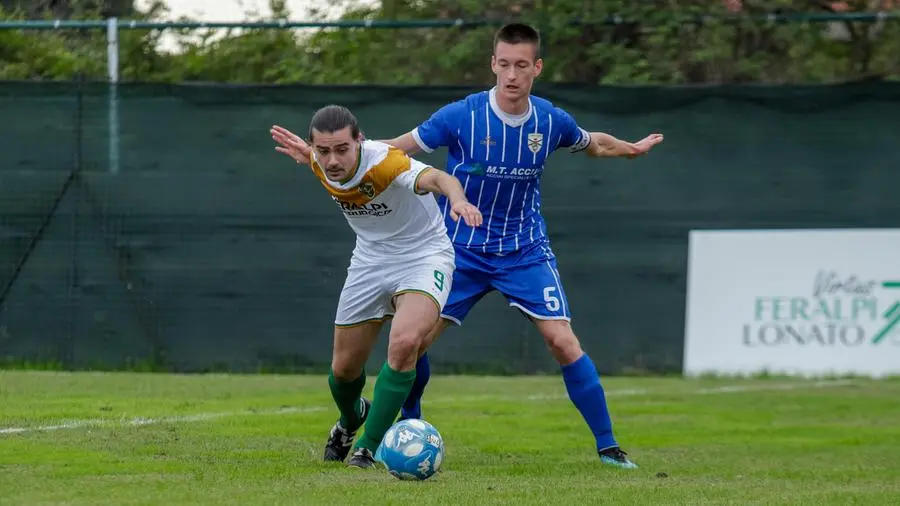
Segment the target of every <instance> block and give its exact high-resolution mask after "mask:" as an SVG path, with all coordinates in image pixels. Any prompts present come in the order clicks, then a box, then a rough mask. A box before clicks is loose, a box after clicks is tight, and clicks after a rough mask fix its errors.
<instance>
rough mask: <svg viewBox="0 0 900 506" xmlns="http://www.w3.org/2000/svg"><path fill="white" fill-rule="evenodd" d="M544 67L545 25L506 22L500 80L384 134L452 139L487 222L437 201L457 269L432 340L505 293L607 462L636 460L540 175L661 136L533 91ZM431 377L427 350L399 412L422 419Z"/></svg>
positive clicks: (494, 61)
mask: <svg viewBox="0 0 900 506" xmlns="http://www.w3.org/2000/svg"><path fill="white" fill-rule="evenodd" d="M542 65H543V62H542V60H541V58H540V36H539V34H538V32H537V30H535V29H534V28H533V27H531V26H528V25H525V24H519V23H513V24H508V25H506V26H504V27H502V28H501V29H500V30H498V32H497V33H496V36H495V38H494V54H493V57H492V58H491V69H492V70H493V71H494V74H496V76H497V85H496V86H495V87H494V88H492V89H491V90H489V91H484V92H480V93H475V94H472V95H469V96H467V97H466V98H464V99H462V100H459V101H457V102H453V103H451V104H449V105H446V106H444V107H442V108H441V109H439V110H438V111H437V112H435V113H434V114H433V115H432V116H431V117H430V118H429V119H427V120H426V121H425V122H423V123H422V124H420V125H419V126H418V127H417V128H415V129H414V130H412V131H411V132H408V133H406V134H404V135H401V136H400V137H397V138H395V139H392V140H388V141H385V142H387V143H388V144H392V145H394V146H396V147H398V148H400V149H402V150H404V151H406V152H407V153H410V154H412V153H415V152H418V151H420V150H423V151H426V152H431V151H433V150H435V149H438V148H439V147H442V146H443V147H447V149H448V162H447V164H446V166H447V168H448V170H450V173H451V174H452V175H454V176H456V177H457V178H459V180H460V182H462V184H463V188H464V189H465V192H466V197H467V198H468V199H469V201H470V202H475V203H476V206H477V207H478V208H479V210H480V211H481V213H482V214H483V215H484V226H482V227H480V228H474V227H469V226H467V225H466V224H465V223H461V222H457V221H452V220H451V219H450V218H449V216H448V214H447V200H446V198H444V197H441V198H440V200H439V201H438V203H439V205H440V207H441V209H442V210H443V212H444V216H445V219H446V220H447V221H446V224H447V229H448V234H449V235H450V238H451V240H452V242H453V245H454V249H455V251H456V274H455V279H454V283H453V287H452V288H451V293H450V296H449V300H448V302H447V305H446V306H445V308H444V310H443V311H442V313H441V320H440V321H439V323H438V325H437V326H436V327H435V329H434V330H433V331H432V333H431V334H430V335H429V338H428V344H430V343H431V342H432V341H433V340H434V339H436V338H437V336H438V335H439V334H440V333H441V332H442V331H443V330H444V329H446V328H447V326H448V325H449V323H450V322H452V323H455V324H457V325H461V324H462V321H463V320H464V319H465V317H466V314H467V313H468V312H469V310H471V309H472V307H473V306H474V305H475V304H476V303H477V302H478V301H479V300H480V299H481V298H482V297H483V296H484V295H485V294H487V293H488V292H490V291H492V290H497V291H499V292H500V293H502V294H503V295H504V296H505V297H506V298H507V300H508V301H509V304H510V305H511V306H513V307H515V308H517V309H518V310H519V311H521V312H522V313H524V314H525V315H526V316H527V317H529V318H530V319H531V320H532V321H533V322H534V324H535V325H536V326H537V329H538V331H539V332H540V333H541V335H543V337H544V340H545V341H546V343H547V346H548V347H549V348H550V352H551V353H552V354H553V357H554V358H555V359H556V360H557V361H558V362H559V364H560V367H561V369H562V376H563V380H564V382H565V385H566V390H567V392H568V394H569V398H570V399H571V400H572V402H573V403H574V404H575V407H576V408H577V409H578V411H579V412H580V413H581V415H582V416H583V417H584V420H585V421H586V422H587V425H588V426H589V427H590V429H591V431H592V432H593V434H594V437H595V439H596V448H597V452H598V454H599V456H600V459H601V461H602V462H603V463H606V464H610V465H614V466H617V467H621V468H629V469H630V468H636V467H637V466H636V465H635V464H634V463H633V462H631V461H630V460H629V459H628V457H627V456H626V454H625V452H624V451H622V450H621V448H620V447H619V445H618V443H617V442H616V439H615V437H614V436H613V430H612V422H611V420H610V416H609V411H608V410H607V406H606V398H605V395H604V393H603V387H602V386H601V384H600V378H599V375H598V374H597V368H596V367H595V365H594V363H593V362H592V361H591V358H590V357H589V356H588V355H587V354H586V353H585V352H584V351H583V350H582V348H581V345H580V343H579V340H578V338H577V337H576V336H575V333H574V332H573V331H572V327H571V326H570V321H571V316H572V315H571V313H570V312H569V305H568V300H567V299H566V295H565V291H564V290H563V286H562V282H561V281H560V275H559V271H558V270H557V268H556V257H555V256H554V254H553V250H552V249H551V248H550V242H549V239H548V237H547V227H546V225H545V224H544V219H543V218H542V216H541V212H540V210H541V198H540V195H541V193H540V181H541V176H542V175H543V173H544V168H545V162H546V160H547V158H548V157H549V156H550V153H552V152H554V151H556V150H558V149H568V150H569V151H570V152H573V153H575V152H581V151H584V152H585V153H587V155H588V156H592V157H628V158H631V157H635V156H639V155H643V154H645V153H647V152H648V151H649V150H650V149H651V148H652V147H653V146H655V145H656V144H658V143H659V142H661V141H662V140H663V137H662V135H658V134H654V135H650V136H648V137H646V138H644V139H642V140H640V141H637V142H635V143H629V142H625V141H622V140H619V139H617V138H615V137H613V136H611V135H608V134H605V133H600V132H587V131H586V130H584V129H582V128H580V127H579V126H578V124H577V123H576V122H575V119H573V117H572V116H571V115H569V114H568V113H567V112H565V111H564V110H562V109H560V108H558V107H554V105H553V104H551V103H550V102H549V101H547V100H544V99H542V98H539V97H536V96H533V95H531V88H532V84H533V82H534V79H535V78H536V77H537V76H538V75H539V74H540V73H541V68H542ZM423 349H424V347H423ZM429 377H430V368H429V364H428V355H427V354H423V355H422V356H421V358H420V359H419V361H418V363H417V366H416V380H415V384H414V386H413V389H412V391H411V392H410V394H409V396H408V397H407V400H406V403H405V404H404V407H403V410H402V412H401V418H420V417H421V404H420V399H421V397H422V394H423V392H424V389H425V385H426V384H427V382H428V378H429Z"/></svg>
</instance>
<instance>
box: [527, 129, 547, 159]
mask: <svg viewBox="0 0 900 506" xmlns="http://www.w3.org/2000/svg"><path fill="white" fill-rule="evenodd" d="M542 147H544V134H539V133H530V134H528V149H529V150H530V151H531V152H532V153H534V154H537V153H538V151H540V150H541V148H542Z"/></svg>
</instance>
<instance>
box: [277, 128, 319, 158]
mask: <svg viewBox="0 0 900 506" xmlns="http://www.w3.org/2000/svg"><path fill="white" fill-rule="evenodd" d="M270 132H271V133H272V139H273V140H274V141H275V142H277V143H278V144H280V146H276V147H275V151H278V152H279V153H284V154H286V155H288V156H289V157H291V158H293V159H294V160H296V161H297V163H305V164H309V155H310V153H311V152H312V148H310V147H309V144H307V143H306V141H304V140H303V139H301V138H300V137H299V136H297V135H296V134H294V132H291V131H290V130H288V129H287V128H284V127H280V126H278V125H273V126H272V129H271V130H270Z"/></svg>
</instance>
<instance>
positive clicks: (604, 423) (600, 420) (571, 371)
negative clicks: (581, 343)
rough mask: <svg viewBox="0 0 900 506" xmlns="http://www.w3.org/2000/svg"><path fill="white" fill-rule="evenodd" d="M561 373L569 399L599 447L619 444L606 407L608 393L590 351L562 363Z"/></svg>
mask: <svg viewBox="0 0 900 506" xmlns="http://www.w3.org/2000/svg"><path fill="white" fill-rule="evenodd" d="M562 375H563V381H565V383H566V391H567V392H568V393H569V398H570V399H572V403H573V404H575V407H576V408H578V411H580V412H581V416H583V417H584V421H585V422H587V424H588V427H590V428H591V432H593V433H594V438H595V439H596V440H597V450H604V449H606V448H610V447H613V446H618V444H617V443H616V439H615V437H613V432H612V420H610V419H609V411H608V410H607V409H606V396H605V395H604V394H603V387H602V386H601V385H600V376H599V375H598V374H597V367H596V366H595V365H594V362H593V361H591V358H590V357H588V355H587V353H585V354H584V355H582V356H581V358H579V359H578V360H576V361H574V362H572V363H571V364H569V365H564V366H562Z"/></svg>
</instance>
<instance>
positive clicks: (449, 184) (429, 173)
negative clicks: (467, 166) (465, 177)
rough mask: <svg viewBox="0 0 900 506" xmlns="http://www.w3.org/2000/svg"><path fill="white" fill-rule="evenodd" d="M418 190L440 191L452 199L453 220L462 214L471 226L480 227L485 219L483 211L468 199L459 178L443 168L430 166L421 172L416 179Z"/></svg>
mask: <svg viewBox="0 0 900 506" xmlns="http://www.w3.org/2000/svg"><path fill="white" fill-rule="evenodd" d="M416 191H417V192H419V193H425V192H431V193H439V194H441V195H444V196H446V197H447V200H449V201H450V217H451V218H453V221H456V220H458V219H459V217H460V216H462V218H463V221H465V222H466V225H468V226H470V227H480V226H481V223H482V221H483V218H482V216H481V211H479V210H478V208H477V207H475V206H473V205H472V204H471V203H470V202H469V200H468V199H466V192H465V190H463V187H462V185H461V184H459V180H458V179H456V178H455V177H453V176H451V175H450V174H447V173H446V172H444V171H442V170H437V169H434V168H428V169H426V170H425V171H424V172H422V173H421V174H419V179H418V180H417V181H416Z"/></svg>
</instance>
